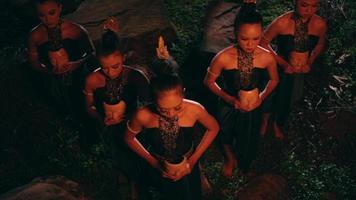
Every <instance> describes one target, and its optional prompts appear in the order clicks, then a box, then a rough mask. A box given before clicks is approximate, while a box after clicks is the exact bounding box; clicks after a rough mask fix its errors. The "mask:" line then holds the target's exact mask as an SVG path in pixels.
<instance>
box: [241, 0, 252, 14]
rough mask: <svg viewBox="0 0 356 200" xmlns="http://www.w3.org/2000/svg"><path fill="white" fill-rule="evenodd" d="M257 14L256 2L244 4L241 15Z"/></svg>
mask: <svg viewBox="0 0 356 200" xmlns="http://www.w3.org/2000/svg"><path fill="white" fill-rule="evenodd" d="M252 12H256V2H255V3H253V2H249V3H243V4H242V6H241V10H240V13H241V14H245V13H252Z"/></svg>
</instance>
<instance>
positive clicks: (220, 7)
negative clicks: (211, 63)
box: [201, 0, 240, 53]
mask: <svg viewBox="0 0 356 200" xmlns="http://www.w3.org/2000/svg"><path fill="white" fill-rule="evenodd" d="M239 8H240V7H239V4H236V3H232V2H224V1H222V0H219V1H215V2H212V3H211V5H210V9H209V10H208V14H207V16H206V25H205V30H204V39H203V44H202V47H201V50H202V51H207V52H212V53H217V52H219V51H220V50H222V49H224V48H225V47H227V46H229V45H231V44H233V43H234V42H235V36H234V21H235V17H236V14H237V13H238V11H239Z"/></svg>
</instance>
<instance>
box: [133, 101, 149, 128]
mask: <svg viewBox="0 0 356 200" xmlns="http://www.w3.org/2000/svg"><path fill="white" fill-rule="evenodd" d="M152 117H153V113H152V111H151V109H150V108H149V107H148V106H143V107H140V108H138V109H137V110H136V113H135V115H134V118H135V120H137V121H138V122H139V123H141V124H142V125H145V124H147V123H148V122H150V121H151V119H152Z"/></svg>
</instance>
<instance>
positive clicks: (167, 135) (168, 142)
mask: <svg viewBox="0 0 356 200" xmlns="http://www.w3.org/2000/svg"><path fill="white" fill-rule="evenodd" d="M158 129H159V132H160V136H161V140H162V142H163V148H164V149H165V155H164V157H166V158H167V160H174V159H175V156H174V153H175V149H176V147H177V143H176V142H177V138H178V135H179V124H178V116H174V117H165V116H162V115H159V118H158Z"/></svg>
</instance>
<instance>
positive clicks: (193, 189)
mask: <svg viewBox="0 0 356 200" xmlns="http://www.w3.org/2000/svg"><path fill="white" fill-rule="evenodd" d="M193 132H194V127H180V129H179V136H178V138H177V140H176V145H177V147H176V155H175V156H176V157H177V158H179V157H183V155H184V154H186V153H187V152H188V151H189V150H190V149H191V148H192V144H193V137H192V136H193ZM145 139H146V142H147V145H148V146H149V151H150V152H151V153H153V154H156V155H164V151H165V149H164V148H163V144H162V138H161V136H160V132H159V129H158V128H148V129H146V130H145ZM198 165H199V164H198V163H197V164H196V165H195V167H194V168H193V169H192V172H191V173H190V174H189V175H187V176H185V177H183V178H182V179H181V180H179V181H176V182H174V181H171V180H169V179H166V178H163V177H162V175H161V174H160V172H159V171H158V170H157V169H153V168H152V167H151V168H149V169H148V170H149V175H150V177H151V180H152V186H154V187H155V188H157V189H158V192H159V193H160V195H161V199H173V200H195V199H198V200H199V199H201V198H202V197H201V187H200V185H201V184H200V171H199V167H198Z"/></svg>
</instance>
